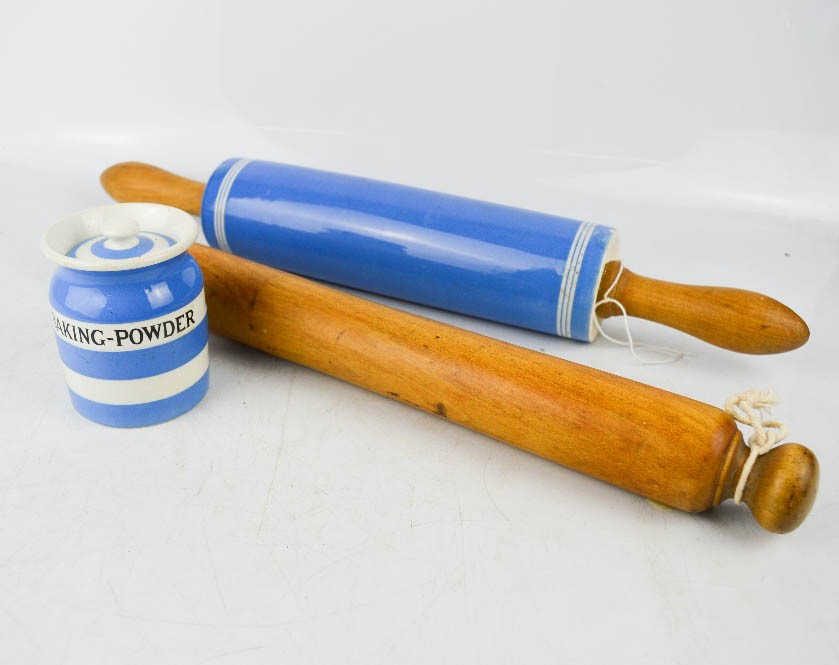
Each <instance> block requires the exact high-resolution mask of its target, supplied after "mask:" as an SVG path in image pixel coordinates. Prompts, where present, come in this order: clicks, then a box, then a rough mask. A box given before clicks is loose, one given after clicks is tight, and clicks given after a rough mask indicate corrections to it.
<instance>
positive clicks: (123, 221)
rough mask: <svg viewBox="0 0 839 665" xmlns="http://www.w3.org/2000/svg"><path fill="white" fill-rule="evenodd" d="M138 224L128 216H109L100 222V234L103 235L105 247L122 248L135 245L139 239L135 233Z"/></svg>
mask: <svg viewBox="0 0 839 665" xmlns="http://www.w3.org/2000/svg"><path fill="white" fill-rule="evenodd" d="M139 231H140V225H139V224H138V223H137V221H136V220H135V219H132V218H130V217H109V218H108V219H106V220H105V221H104V222H103V223H102V234H103V235H104V236H105V238H106V240H105V247H107V248H108V249H113V250H124V249H131V248H132V247H136V246H137V243H139V242H140V239H139V238H138V237H137V233H138V232H139Z"/></svg>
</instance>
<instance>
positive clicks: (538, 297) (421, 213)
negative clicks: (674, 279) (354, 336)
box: [102, 160, 810, 354]
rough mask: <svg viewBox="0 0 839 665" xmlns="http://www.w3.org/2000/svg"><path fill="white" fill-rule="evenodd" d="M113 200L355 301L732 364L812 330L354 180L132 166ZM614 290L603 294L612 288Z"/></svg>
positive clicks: (460, 207)
mask: <svg viewBox="0 0 839 665" xmlns="http://www.w3.org/2000/svg"><path fill="white" fill-rule="evenodd" d="M102 184H103V185H104V187H105V189H106V190H107V191H108V192H109V193H110V194H111V196H113V197H114V198H115V199H116V200H117V201H148V202H152V203H164V204H168V205H172V206H175V207H178V208H182V209H183V210H186V211H188V212H191V213H193V214H197V215H201V217H202V224H203V227H204V233H205V235H206V237H207V238H208V241H209V242H210V244H211V245H214V246H220V247H221V248H222V249H225V250H227V251H231V252H233V253H235V254H238V255H240V256H245V257H246V258H250V259H253V260H256V261H259V262H261V263H266V264H268V265H273V266H274V267H276V268H281V269H283V270H289V271H291V272H294V273H296V274H300V275H305V276H308V277H314V278H317V279H321V280H325V281H328V282H333V283H336V284H344V285H347V286H352V287H355V288H358V289H362V290H366V291H372V292H376V293H381V294H384V295H388V296H392V297H397V298H401V299H403V300H409V301H414V302H420V303H423V304H426V305H431V306H434V307H440V308H443V309H450V310H453V311H458V312H462V313H465V314H470V315H473V316H480V317H482V318H486V319H491V320H496V321H501V322H503V323H509V324H512V325H518V326H522V327H526V328H531V329H534V330H539V331H542V332H547V333H552V334H557V335H561V336H564V337H572V338H574V339H577V340H581V341H592V340H593V339H594V338H595V336H596V329H595V327H594V326H593V325H592V322H593V319H594V313H595V311H596V313H597V315H598V316H600V317H608V316H615V315H617V314H619V313H620V309H619V308H618V307H617V306H616V305H614V304H612V303H611V302H608V303H604V304H601V305H600V306H599V307H597V305H596V303H598V302H600V300H601V299H602V298H603V296H604V294H605V293H606V292H607V291H608V295H609V296H610V297H611V298H612V299H613V300H617V301H619V302H620V303H621V304H623V306H624V307H625V309H626V312H627V314H628V315H629V316H636V317H640V318H644V319H648V320H650V321H656V322H658V323H662V324H664V325H667V326H670V327H673V328H677V329H678V330H681V331H683V332H686V333H688V334H690V335H693V336H695V337H698V338H700V339H702V340H705V341H706V342H709V343H711V344H715V345H717V346H720V347H723V348H726V349H731V350H733V351H740V352H742V353H756V354H764V353H779V352H782V351H789V350H791V349H795V348H797V347H799V346H801V345H802V344H804V343H805V342H806V341H807V339H808V338H809V335H810V331H809V330H808V328H807V325H806V324H805V323H804V321H803V320H802V319H801V318H800V317H799V316H798V315H797V314H796V313H795V312H793V311H792V310H791V309H789V308H788V307H786V306H785V305H783V304H781V303H779V302H778V301H776V300H773V299H772V298H769V297H767V296H764V295H761V294H759V293H754V292H752V291H744V290H742V289H732V288H725V287H713V286H687V285H681V284H673V283H670V282H663V281H660V280H654V279H649V278H647V277H642V276H640V275H637V274H634V273H632V272H630V271H629V270H627V269H626V268H624V270H623V271H622V272H621V273H620V277H619V279H618V280H617V282H615V277H616V275H617V274H618V267H619V266H620V264H619V263H618V262H617V261H616V260H612V258H613V257H614V256H615V255H616V234H615V232H614V230H613V229H610V228H608V227H605V226H598V225H594V224H587V223H582V222H578V221H576V220H570V219H565V218H562V217H556V216H553V215H546V214H543V213H536V212H532V211H526V210H520V209H516V208H510V207H505V206H499V205H496V204H492V203H486V202H482V201H472V200H469V199H463V198H461V197H455V196H450V195H446V194H440V193H437V192H428V191H425V190H419V189H415V188H411V187H405V186H402V185H394V184H390V183H382V182H378V181H374V180H368V179H363V178H355V177H353V176H347V175H341V174H334V173H327V172H324V171H316V170H313V169H303V168H300V167H295V166H288V165H284V164H274V163H271V162H258V161H251V160H227V161H226V162H224V163H223V164H222V165H221V166H219V168H218V169H216V172H215V173H214V174H213V176H212V177H211V178H210V182H209V184H208V185H207V186H206V190H205V185H204V184H202V183H199V182H195V181H193V180H188V179H186V178H182V177H180V176H177V175H174V174H172V173H169V172H167V171H163V170H162V169H158V168H156V167H153V166H149V165H147V164H141V163H137V162H127V163H124V164H117V165H116V166H112V167H111V168H109V169H108V170H106V171H105V172H104V173H103V174H102ZM610 287H611V289H610Z"/></svg>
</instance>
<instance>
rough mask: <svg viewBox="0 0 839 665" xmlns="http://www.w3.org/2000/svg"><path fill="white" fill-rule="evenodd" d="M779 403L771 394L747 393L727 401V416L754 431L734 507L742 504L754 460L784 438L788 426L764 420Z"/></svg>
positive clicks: (773, 393)
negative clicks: (744, 489)
mask: <svg viewBox="0 0 839 665" xmlns="http://www.w3.org/2000/svg"><path fill="white" fill-rule="evenodd" d="M779 401H780V400H779V399H778V397H777V396H776V395H775V392H774V391H772V390H764V391H759V390H749V391H746V392H744V393H740V394H739V395H733V396H732V397H729V398H728V400H727V401H726V403H725V410H726V412H728V413H729V414H730V415H731V417H732V418H734V420H736V421H737V422H740V423H743V424H744V425H748V426H749V427H751V428H752V429H753V430H754V433H753V434H752V435H751V436H750V437H749V440H748V443H749V457H748V459H747V460H746V463H745V464H744V465H743V471H742V472H741V473H740V479H739V480H738V481H737V488H736V489H735V490H734V503H740V502H741V499H742V497H743V488H744V487H745V486H746V481H747V480H748V479H749V474H750V473H751V472H752V467H753V466H754V464H755V461H756V460H757V458H758V457H760V456H761V455H763V454H765V453H767V452H769V451H770V450H771V449H772V447H773V446H775V445H776V444H778V443H780V442H781V441H782V440H783V438H784V437H785V436H786V435H787V426H786V425H784V423H782V422H780V421H778V420H764V416H766V415H769V413H770V411H771V410H772V407H773V406H774V405H775V404H777V403H778V402H779Z"/></svg>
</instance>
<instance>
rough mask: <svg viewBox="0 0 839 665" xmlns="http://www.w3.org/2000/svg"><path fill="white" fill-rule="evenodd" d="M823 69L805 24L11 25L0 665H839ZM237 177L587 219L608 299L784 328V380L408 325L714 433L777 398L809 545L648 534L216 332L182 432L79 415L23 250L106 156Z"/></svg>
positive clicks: (508, 332) (107, 17)
mask: <svg viewBox="0 0 839 665" xmlns="http://www.w3.org/2000/svg"><path fill="white" fill-rule="evenodd" d="M837 65H839V5H837V4H836V3H835V2H830V1H827V0H825V1H823V2H819V1H815V0H813V1H806V2H801V1H793V0H790V1H788V2H783V1H758V0H753V1H738V2H731V1H722V0H711V1H709V0H704V1H702V2H672V1H666V0H635V1H634V2H631V3H630V2H626V3H624V2H618V1H615V2H588V3H582V2H567V1H552V2H549V1H547V0H546V1H544V2H537V1H535V0H531V1H519V2H512V1H500V2H478V1H476V0H474V1H470V2H462V1H461V2H425V3H419V2H413V3H400V2H384V1H380V2H371V1H366V0H359V1H356V2H352V3H341V2H338V1H337V0H314V1H312V0H309V1H307V2H302V1H300V2H297V1H295V2H267V1H265V2H225V1H215V2H194V3H187V2H173V1H171V0H168V1H166V2H163V1H162V0H153V1H148V2H141V3H134V4H133V5H132V6H127V5H125V4H124V3H118V2H92V1H89V0H87V1H84V0H83V1H80V2H73V3H56V2H29V3H26V4H22V5H14V6H13V7H10V8H6V12H4V20H3V21H2V23H0V83H1V84H2V91H3V97H2V105H0V182H2V185H1V186H0V187H2V189H0V191H2V194H3V198H2V206H0V247H1V249H0V252H2V257H0V258H2V262H0V271H2V272H0V277H1V278H2V283H3V284H4V291H3V293H4V301H5V314H4V318H3V325H2V326H0V354H2V355H0V360H1V361H2V367H3V373H2V379H0V404H2V421H0V662H3V663H15V664H16V665H23V664H25V663H33V664H35V663H37V664H51V663H68V664H69V663H84V664H91V663H121V664H125V665H127V664H133V663H157V664H161V663H184V664H187V663H190V664H198V663H237V664H238V663H246V664H250V663H276V662H283V663H365V664H368V663H448V662H451V663H590V662H610V663H611V662H623V663H656V662H658V663H665V662H666V663H709V662H755V661H757V660H758V659H760V660H761V661H762V662H766V663H786V662H803V663H834V662H837V660H839V640H837V635H836V628H837V621H839V584H838V583H837V573H836V565H837V561H838V560H839V490H837V484H839V477H837V473H836V467H837V464H839V436H837V434H836V431H837V429H836V424H835V419H836V413H835V412H836V408H837V404H838V403H839V402H838V401H837V397H836V385H835V377H836V376H837V373H839V361H837V351H839V344H837V342H836V334H837V333H836V330H837V323H839V319H837V313H836V309H837V308H836V305H837V296H836V293H837V290H839V252H837V250H839V225H837V223H839V187H837V183H838V182H839V91H837ZM230 156H247V157H255V158H264V159H273V160H277V161H287V162H292V163H298V164H303V165H312V166H318V167H322V168H326V169H331V170H336V171H345V172H350V173H357V174H362V175H367V176H372V177H379V178H382V179H387V180H392V181H397V182H404V183H408V184H414V185H419V186H425V187H429V188H434V189H439V190H443V191H449V192H453V193H459V194H465V195H470V196H474V197H479V198H485V199H491V200H495V201H500V202H504V203H511V204H516V205H521V206H525V207H529V208H535V209H541V210H546V211H552V212H557V213H560V214H564V215H566V216H574V217H579V218H585V219H588V220H590V221H594V222H598V223H603V224H609V225H612V226H614V227H616V228H617V229H618V230H619V231H620V234H621V238H622V256H623V258H624V259H625V262H626V264H627V265H628V266H629V267H630V268H632V269H633V270H636V271H639V272H641V273H643V274H648V275H651V276H656V277H661V278H665V279H672V280H676V281H684V282H694V283H711V284H724V285H732V286H739V287H743V288H749V289H754V290H757V291H761V292H764V293H767V294H769V295H772V296H774V297H776V298H778V299H780V300H781V301H783V302H786V303H787V304H789V305H790V306H792V307H793V308H794V309H796V310H797V311H798V312H799V313H800V314H801V315H802V316H803V317H804V318H805V319H806V320H807V321H808V323H809V324H810V327H811V330H812V338H811V341H810V342H809V344H807V345H806V346H805V347H804V348H802V349H800V350H798V351H795V352H792V353H789V354H785V355H781V356H770V357H746V356H741V355H737V354H734V353H730V352H726V351H723V350H719V349H716V348H714V347H711V346H708V345H705V344H703V343H701V342H698V341H695V340H693V339H691V338H688V337H685V336H683V335H681V334H679V333H677V332H675V331H669V330H666V329H662V328H660V327H657V326H654V325H651V324H645V323H644V322H635V321H634V322H633V330H634V331H635V334H636V336H637V337H638V338H641V339H643V340H644V341H647V342H652V343H659V344H666V345H668V346H677V347H679V348H682V349H684V350H686V351H689V352H690V353H691V354H692V355H691V357H690V358H688V359H686V360H684V361H682V362H680V363H677V364H672V365H663V366H662V365H659V366H649V365H640V364H638V363H637V362H635V361H634V360H633V359H632V358H631V356H629V354H628V353H627V351H626V350H625V349H622V348H620V347H616V346H612V345H610V344H608V343H607V342H605V341H602V340H601V341H598V342H596V343H594V344H591V345H585V344H577V343H573V342H569V341H566V340H560V339H556V338H552V337H549V336H545V335H539V334H536V333H527V332H523V331H516V330H513V329H511V328H506V327H504V326H500V325H493V324H489V323H485V322H480V321H475V320H471V319H468V318H465V317H458V316H455V315H451V314H445V313H440V312H434V311H431V310H424V309H421V308H418V307H411V309H412V310H413V311H419V312H422V313H425V314H426V315H428V316H433V317H436V318H440V319H443V320H446V321H449V322H453V323H456V324H458V325H461V326H464V327H468V328H471V329H474V330H478V331H481V332H484V333H487V334H490V335H493V336H496V337H500V338H503V339H506V340H509V341H513V342H515V343H518V344H522V345H525V346H529V347H531V348H534V349H539V350H543V351H545V352H547V353H550V354H553V355H557V356H561V357H565V358H569V359H572V360H575V361H579V362H583V363H585V364H589V365H592V366H595V367H598V368H601V369H605V370H607V371H610V372H613V373H616V374H621V375H624V376H629V377H632V378H635V379H638V380H641V381H644V382H646V383H651V384H653V385H656V386H660V387H662V388H666V389H668V390H671V391H674V392H677V393H682V394H685V395H688V396H691V397H694V398H697V399H700V400H702V401H705V402H709V403H712V404H716V405H721V403H722V402H723V401H724V399H725V398H726V397H727V396H728V395H729V394H731V393H733V392H738V391H740V390H743V389H746V388H750V387H757V388H764V387H774V388H775V389H776V390H777V391H778V392H779V393H780V395H781V396H782V398H783V399H784V402H783V404H782V405H781V406H779V407H778V408H777V409H776V411H775V415H776V416H777V417H778V418H780V419H782V420H785V421H786V422H787V423H788V424H789V427H790V433H791V434H790V439H791V440H796V441H801V442H802V443H805V444H807V445H809V446H811V447H812V448H813V449H814V450H815V451H816V453H817V455H818V456H819V458H820V460H821V462H822V486H821V491H820V496H819V498H818V500H817V503H816V506H815V508H814V509H813V512H812V513H811V516H810V517H809V519H808V521H807V522H805V524H804V525H803V526H802V527H801V528H800V529H799V530H798V531H796V532H794V533H793V534H790V535H787V536H773V535H770V534H767V533H765V532H762V531H761V530H760V528H759V527H758V526H757V525H756V524H755V523H754V521H753V520H752V518H751V516H750V514H749V513H748V511H747V510H745V509H744V508H740V507H736V506H732V505H730V504H728V505H724V506H722V507H721V508H719V509H718V510H716V511H714V512H713V513H710V514H707V515H698V516H697V515H687V514H683V513H679V512H676V511H661V510H657V509H655V508H653V507H652V506H651V505H650V504H648V503H647V502H646V501H644V500H643V499H642V498H639V497H636V496H633V495H630V494H628V493H625V492H623V491H620V490H617V489H615V488H612V487H610V486H608V485H604V484H602V483H599V482H597V481H594V480H591V479H588V478H586V477H584V476H581V475H579V474H576V473H574V472H572V471H568V470H566V469H563V468H561V467H558V466H556V465H554V464H551V463H549V462H546V461H544V460H541V459H538V458H536V457H533V456H530V455H527V454H525V453H522V452H520V451H517V450H515V449H512V448H510V447H507V446H505V445H503V444H501V443H498V442H495V441H492V440H489V439H487V438H485V437H483V436H480V435H477V434H474V433H472V432H470V431H467V430H464V429H462V428H459V427H457V426H454V425H452V424H450V423H448V422H445V421H443V420H441V419H437V418H434V417H432V416H429V415H427V414H424V413H420V412H417V411H414V410H412V409H410V408H409V407H407V406H403V405H401V404H398V403H395V402H390V401H386V400H384V399H382V398H380V397H378V396H376V395H373V394H370V393H367V392H365V391H363V390H361V389H358V388H355V387H353V386H349V385H346V384H342V383H340V382H338V381H336V380H334V379H331V378H329V377H326V376H323V375H319V374H315V373H314V372H312V371H309V370H306V369H303V368H300V367H295V366H293V365H291V364H288V363H286V362H282V361H279V360H276V359H273V358H270V357H267V356H263V355H261V354H259V353H257V352H254V351H252V350H249V349H247V348H243V347H240V346H238V345H236V344H234V343H231V342H228V341H226V340H223V339H220V338H213V339H212V341H211V363H212V386H211V390H210V393H209V394H208V396H207V398H206V399H205V401H204V402H202V404H201V405H200V406H199V407H197V408H196V409H195V410H193V411H191V412H190V413H189V414H187V415H185V416H182V417H181V418H178V419H177V420H175V421H173V422H170V423H167V424H164V425H160V426H156V427H153V428H146V429H142V430H130V431H119V430H113V429H108V428H104V427H100V426H97V425H94V424H92V423H89V422H87V421H85V420H84V419H82V418H81V417H80V416H78V415H76V414H75V412H73V410H72V408H71V406H70V403H69V400H68V398H67V395H66V392H65V388H64V385H63V380H62V376H61V370H60V364H59V361H58V357H57V353H56V350H55V347H54V342H53V340H52V333H51V331H50V327H49V323H48V321H49V318H48V305H47V296H46V290H47V284H48V281H49V278H50V275H51V272H52V267H51V265H50V264H49V263H48V262H47V261H46V259H44V258H43V257H41V255H40V253H39V249H38V242H39V236H40V234H41V232H42V231H43V230H44V229H45V228H46V227H47V226H48V225H49V224H51V223H53V222H55V221H57V220H58V219H60V218H62V217H64V216H66V215H68V214H70V213H72V212H74V211H76V210H78V209H81V208H85V207H88V206H93V205H100V204H103V203H106V202H107V198H106V196H105V194H104V193H103V192H102V191H101V189H100V188H99V185H98V181H97V178H98V173H99V172H100V171H101V170H102V169H103V168H105V167H106V166H108V165H109V164H111V163H114V162H118V161H124V160H129V159H137V160H146V161H152V162H154V163H158V164H160V165H162V166H164V167H167V168H169V169H171V170H174V171H177V172H181V173H184V174H186V175H189V176H192V177H195V178H197V179H204V178H206V177H207V176H208V175H209V173H210V172H211V171H212V169H213V168H214V167H215V166H216V165H217V163H218V162H220V161H221V160H222V159H224V158H226V157H230ZM619 328H620V326H619V322H617V321H614V320H612V321H609V322H608V323H607V329H608V330H610V331H611V332H613V333H617V332H618V331H619ZM673 445H679V442H678V441H674V442H673ZM616 454H620V451H616Z"/></svg>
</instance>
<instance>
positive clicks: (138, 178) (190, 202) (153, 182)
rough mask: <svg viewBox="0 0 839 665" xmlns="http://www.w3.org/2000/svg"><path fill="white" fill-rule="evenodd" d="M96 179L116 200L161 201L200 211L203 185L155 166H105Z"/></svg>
mask: <svg viewBox="0 0 839 665" xmlns="http://www.w3.org/2000/svg"><path fill="white" fill-rule="evenodd" d="M99 180H100V182H101V183H102V187H104V188H105V191H106V192H108V194H110V195H111V197H112V198H113V199H114V200H115V201H120V202H132V203H133V202H141V203H163V204H165V205H170V206H174V207H175V208H180V209H181V210H186V211H187V212H188V213H191V214H193V215H200V214H201V199H202V197H203V196H204V185H203V184H202V183H200V182H196V181H195V180H190V179H189V178H184V177H183V176H179V175H175V174H174V173H170V172H169V171H164V170H163V169H160V168H157V167H156V166H151V165H150V164H143V163H142V162H122V163H121V164H115V165H114V166H111V167H110V168H108V169H105V171H103V172H102V175H101V176H100V177H99Z"/></svg>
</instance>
